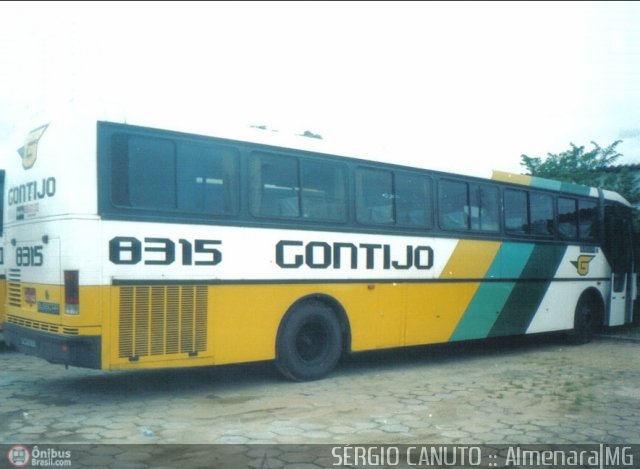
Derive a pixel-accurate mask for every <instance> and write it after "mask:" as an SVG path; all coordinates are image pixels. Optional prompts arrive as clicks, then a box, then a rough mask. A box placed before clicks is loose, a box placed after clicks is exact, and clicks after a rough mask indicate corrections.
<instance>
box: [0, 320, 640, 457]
mask: <svg viewBox="0 0 640 469" xmlns="http://www.w3.org/2000/svg"><path fill="white" fill-rule="evenodd" d="M639 358H640V329H639V328H638V327H625V328H620V329H617V330H614V331H611V332H607V334H605V335H602V336H599V337H597V338H596V339H595V340H594V341H593V342H592V343H590V344H587V345H583V346H577V347H576V346H570V345H567V344H565V343H564V341H563V340H562V338H561V337H559V336H543V337H527V338H520V339H510V340H504V339H502V340H495V341H491V342H482V343H470V344H453V345H443V346H431V347H420V348H412V349H408V350H402V351H390V352H389V351H387V352H376V353H367V354H359V355H356V356H354V357H351V358H350V359H348V360H347V361H346V362H343V363H342V364H341V365H340V367H339V368H338V369H337V370H336V371H335V372H334V373H333V374H332V375H331V376H330V377H328V378H326V379H324V380H321V381H315V382H310V383H291V382H288V381H284V380H283V379H281V378H280V377H279V375H278V374H277V373H276V372H275V371H274V370H273V367H272V366H271V365H270V364H265V363H261V364H251V365H242V366H225V367H218V368H194V369H181V370H153V371H142V372H101V371H94V370H84V369H78V368H71V369H65V368H64V367H62V366H58V365H50V364H48V363H46V362H44V361H42V360H39V359H36V358H33V357H28V356H24V355H21V354H18V353H15V352H10V351H4V352H2V353H0V445H15V444H31V445H33V444H40V446H41V447H43V446H44V445H45V444H71V443H81V444H95V443H115V444H122V443H142V444H150V443H151V444H158V443H162V444H165V445H164V446H163V445H160V446H145V447H140V448H141V449H140V450H139V451H140V452H139V453H138V454H137V456H135V454H134V457H133V459H131V458H129V456H131V455H130V454H129V456H127V458H129V459H127V458H125V457H124V456H123V455H122V454H121V451H120V452H118V449H116V448H112V447H109V446H107V447H103V448H101V449H100V451H101V452H102V453H100V454H98V455H96V454H93V453H92V454H91V456H89V457H91V458H97V459H95V460H93V464H91V465H87V466H86V467H156V466H157V463H155V466H147V465H145V464H146V463H144V462H143V461H145V460H148V459H149V458H153V457H155V458H160V459H161V460H162V461H163V462H165V463H166V464H168V465H167V466H166V467H173V466H171V465H170V464H169V461H171V457H170V456H169V454H168V453H167V451H168V449H169V448H170V447H169V446H166V444H184V443H191V444H194V443H202V444H234V445H231V446H225V447H224V448H225V451H227V452H228V453H230V454H232V456H233V457H236V456H237V457H238V458H241V459H242V458H244V459H243V460H245V461H246V460H247V459H246V458H249V460H250V461H253V464H254V466H256V467H271V468H275V467H285V466H287V464H293V463H295V462H296V458H298V459H297V460H298V461H301V459H300V455H299V454H298V456H295V454H296V453H295V451H294V450H291V451H288V452H287V451H284V450H282V449H279V450H277V449H273V451H275V452H273V453H269V454H268V460H267V459H265V458H266V456H264V455H265V454H267V453H266V452H261V451H258V452H260V453H261V454H262V456H260V455H258V456H260V457H262V462H261V463H260V464H258V463H256V458H258V459H260V458H259V457H258V456H256V454H257V453H255V454H254V455H253V456H252V455H251V454H250V452H251V451H254V452H255V451H256V447H252V446H246V445H250V444H289V443H292V444H310V443H323V444H324V443H326V444H374V443H375V444H437V443H449V444H477V443H492V444H496V443H509V444H535V443H544V444H547V443H553V444H557V443H615V444H631V443H640V363H639V361H638V359H639ZM144 448H147V449H146V450H144ZM198 448H200V449H198ZM257 448H260V447H257ZM145 451H146V452H145ZM190 451H191V453H190V455H191V456H189V457H193V458H196V459H197V458H198V454H200V453H198V451H203V450H202V448H201V447H197V446H196V447H193V448H192V449H191V450H190ZM270 451H271V450H270ZM234 452H235V453H234ZM263 453H264V454H263ZM283 454H285V455H288V456H285V459H286V458H287V457H288V458H289V459H291V458H293V461H286V460H285V459H282V455H283ZM292 454H293V456H291V455H292ZM119 457H120V458H124V459H118V458H119ZM185 457H186V456H185V455H184V454H183V455H182V456H181V457H180V459H179V461H182V463H185V464H186V462H185V461H187V460H189V457H186V459H185ZM1 458H2V456H1V455H0V467H3V466H2V463H3V462H4V461H3V460H2V459H1ZM209 458H210V456H209ZM252 458H253V459H252ZM265 462H268V464H267V466H265V464H264V463H265ZM334 462H335V461H334ZM116 463H117V464H116ZM182 463H181V464H182ZM323 464H324V465H328V466H330V465H331V462H330V461H324V463H322V462H321V463H318V461H316V466H309V467H322V465H323ZM161 466H162V465H161ZM181 467H192V466H187V465H185V466H181ZM202 467H205V466H202ZM210 467H211V466H210ZM243 467H247V465H246V464H245V465H244V466H243Z"/></svg>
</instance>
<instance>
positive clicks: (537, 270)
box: [489, 245, 567, 336]
mask: <svg viewBox="0 0 640 469" xmlns="http://www.w3.org/2000/svg"><path fill="white" fill-rule="evenodd" d="M566 249H567V247H566V246H559V245H538V246H536V247H535V248H534V249H533V252H532V253H531V256H530V257H529V260H528V262H527V265H526V266H525V268H524V270H523V271H522V275H521V279H522V280H523V281H521V282H518V283H517V284H516V285H515V287H514V288H513V290H512V291H511V294H510V295H509V298H508V299H507V301H506V303H505V305H504V307H503V308H502V311H501V312H500V315H499V316H498V319H497V320H496V322H495V324H494V325H493V327H492V328H491V330H490V331H489V336H500V335H516V334H524V333H525V332H526V331H527V328H528V327H529V324H531V320H532V319H533V316H534V315H535V314H536V311H537V310H538V307H539V306H540V303H541V302H542V299H543V298H544V295H545V293H546V292H547V290H548V288H549V285H550V284H551V280H552V279H553V277H554V275H555V273H556V272H557V270H558V266H559V265H560V261H561V260H562V257H563V256H564V253H565V251H566Z"/></svg>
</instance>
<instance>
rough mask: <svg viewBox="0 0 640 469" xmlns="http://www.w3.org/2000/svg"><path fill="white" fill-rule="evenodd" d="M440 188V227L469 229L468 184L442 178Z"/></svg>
mask: <svg viewBox="0 0 640 469" xmlns="http://www.w3.org/2000/svg"><path fill="white" fill-rule="evenodd" d="M438 188H439V190H438V207H439V208H438V218H439V220H440V227H441V228H442V229H445V230H468V229H469V218H468V216H469V213H468V205H467V184H466V183H464V182H458V181H446V180H442V181H440V183H439V184H438Z"/></svg>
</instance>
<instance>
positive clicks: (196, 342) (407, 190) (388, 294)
mask: <svg viewBox="0 0 640 469" xmlns="http://www.w3.org/2000/svg"><path fill="white" fill-rule="evenodd" d="M156 127H157V126H149V125H148V124H147V125H145V126H139V125H128V124H123V123H116V122H106V121H99V120H78V121H77V122H74V121H71V122H57V121H51V122H49V123H48V124H47V125H43V126H41V127H38V128H36V129H35V130H33V131H32V132H31V133H29V134H28V136H27V139H26V142H25V146H24V147H23V149H22V151H21V158H18V157H16V158H15V160H13V161H11V163H12V164H13V165H12V166H11V167H9V168H7V174H8V183H7V185H6V190H7V192H6V197H5V204H6V205H5V217H6V223H5V251H6V252H5V255H6V259H7V269H8V270H7V272H8V298H7V303H8V304H7V323H6V326H5V336H6V339H7V340H8V341H9V342H10V343H11V344H13V345H14V346H15V347H17V348H18V349H19V350H20V351H22V352H25V353H28V354H33V355H37V356H39V357H42V358H44V359H46V360H49V361H50V362H52V363H59V364H65V365H72V366H80V367H90V368H97V369H109V370H113V369H142V368H151V367H187V366H200V365H216V364H228V363H241V362H253V361H267V360H273V361H275V363H276V365H277V367H278V369H279V370H280V371H281V372H282V373H283V374H284V375H285V376H287V377H289V378H291V379H294V380H309V379H316V378H320V377H323V376H325V375H326V374H327V373H329V372H330V371H331V370H332V369H333V368H334V366H335V365H336V363H337V362H338V360H339V359H340V357H341V356H342V355H343V354H345V353H351V352H359V351H365V350H373V349H384V348H393V347H405V346H413V345H420V344H434V343H444V342H451V341H461V340H469V339H482V338H489V337H496V336H505V335H522V334H532V333H543V332H551V331H567V332H568V335H569V336H570V337H571V339H572V340H573V341H574V342H586V341H588V340H589V339H590V337H591V334H592V330H593V328H594V326H615V325H621V324H625V323H629V322H631V320H632V304H633V299H634V298H635V281H634V275H635V274H634V272H633V257H632V256H633V252H632V237H633V233H632V225H631V207H630V205H629V204H628V203H627V202H626V201H625V200H624V199H623V198H622V197H621V196H619V195H618V194H615V193H613V192H608V191H606V190H601V189H597V188H590V187H582V186H576V185H571V184H564V183H560V182H556V181H549V180H543V179H538V178H535V177H529V176H521V175H511V174H505V173H494V178H493V179H480V178H475V177H468V176H463V175H458V174H449V173H443V172H435V171H429V170H426V169H417V168H412V167H406V166H400V165H394V164H390V163H384V162H380V161H373V160H367V159H361V158H353V157H348V156H339V155H335V154H326V153H320V152H317V151H310V150H308V149H307V150H301V149H294V148H285V147H282V146H274V145H266V144H264V143H252V142H249V141H240V140H230V139H224V138H217V137H212V136H207V135H202V134H201V132H198V133H193V132H188V131H187V130H188V129H178V130H180V131H175V130H163V129H159V128H156Z"/></svg>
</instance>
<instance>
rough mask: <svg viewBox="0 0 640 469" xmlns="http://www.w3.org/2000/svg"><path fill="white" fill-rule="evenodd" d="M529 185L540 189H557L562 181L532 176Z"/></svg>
mask: <svg viewBox="0 0 640 469" xmlns="http://www.w3.org/2000/svg"><path fill="white" fill-rule="evenodd" d="M530 186H531V187H539V188H540V189H549V190H552V191H559V190H560V188H561V187H562V183H561V182H560V181H554V180H553V179H545V178H541V177H537V176H532V177H531V184H530Z"/></svg>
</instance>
